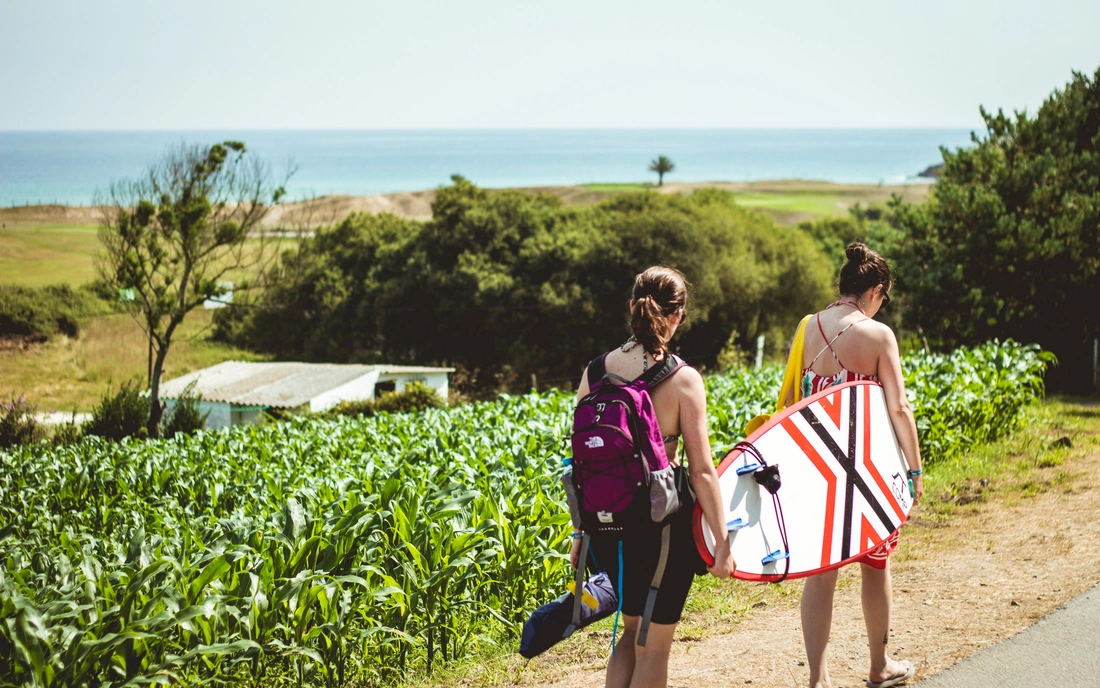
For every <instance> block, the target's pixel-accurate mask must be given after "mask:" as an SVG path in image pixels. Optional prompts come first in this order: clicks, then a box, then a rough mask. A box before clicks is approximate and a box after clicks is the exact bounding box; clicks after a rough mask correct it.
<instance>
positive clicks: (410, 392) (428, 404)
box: [374, 382, 444, 413]
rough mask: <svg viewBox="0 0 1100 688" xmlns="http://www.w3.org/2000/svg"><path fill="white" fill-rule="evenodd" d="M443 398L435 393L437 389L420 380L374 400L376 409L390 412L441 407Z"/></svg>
mask: <svg viewBox="0 0 1100 688" xmlns="http://www.w3.org/2000/svg"><path fill="white" fill-rule="evenodd" d="M443 405H444V404H443V400H442V399H440V398H439V395H438V394H436V393H435V390H434V389H432V388H431V387H428V386H427V385H425V384H422V383H419V382H410V383H409V384H407V385H405V389H404V390H402V391H400V392H389V393H387V394H383V395H382V396H380V397H379V398H377V399H375V400H374V410H375V411H386V412H388V413H407V412H409V411H423V410H424V409H430V408H441V407H442V406H443Z"/></svg>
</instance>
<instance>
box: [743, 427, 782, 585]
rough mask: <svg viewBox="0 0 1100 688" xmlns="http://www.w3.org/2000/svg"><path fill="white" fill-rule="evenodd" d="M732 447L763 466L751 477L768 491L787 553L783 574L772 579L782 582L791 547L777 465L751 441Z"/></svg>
mask: <svg viewBox="0 0 1100 688" xmlns="http://www.w3.org/2000/svg"><path fill="white" fill-rule="evenodd" d="M733 448H734V449H740V450H741V453H742V454H748V455H749V456H751V457H753V458H754V459H756V460H757V461H759V462H760V464H761V465H762V466H763V468H761V469H760V470H758V471H756V472H755V473H753V476H752V477H753V479H754V480H756V483H757V484H758V485H760V486H761V487H763V488H764V489H765V490H767V491H768V493H769V494H771V496H772V508H774V509H775V520H776V523H777V525H778V526H779V537H780V539H781V540H782V541H783V552H784V553H785V554H786V555H787V557H786V558H785V560H784V561H785V562H786V565H785V566H784V568H783V575H782V576H780V578H779V580H777V581H772V582H774V583H782V582H783V581H785V580H787V576H788V575H789V574H790V572H791V548H790V545H789V544H788V543H787V521H786V519H785V518H784V517H783V504H782V503H781V502H780V501H779V488H780V487H782V486H783V482H782V481H781V480H780V479H779V466H772V465H769V464H768V462H767V461H765V460H764V455H763V454H761V453H760V450H759V449H757V448H756V445H754V444H753V443H751V442H738V443H737V444H735V445H734V446H733Z"/></svg>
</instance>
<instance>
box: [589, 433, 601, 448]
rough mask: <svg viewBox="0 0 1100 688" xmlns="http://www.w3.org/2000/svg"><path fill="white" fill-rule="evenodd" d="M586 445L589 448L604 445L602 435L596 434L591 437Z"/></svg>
mask: <svg viewBox="0 0 1100 688" xmlns="http://www.w3.org/2000/svg"><path fill="white" fill-rule="evenodd" d="M584 446H586V447H588V448H589V449H595V448H597V447H602V446H603V438H602V437H596V436H593V437H589V438H588V440H587V441H586V442H585V443H584Z"/></svg>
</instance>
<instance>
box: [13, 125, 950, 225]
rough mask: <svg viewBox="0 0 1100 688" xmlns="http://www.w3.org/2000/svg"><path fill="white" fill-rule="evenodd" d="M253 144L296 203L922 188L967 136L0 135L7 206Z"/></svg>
mask: <svg viewBox="0 0 1100 688" xmlns="http://www.w3.org/2000/svg"><path fill="white" fill-rule="evenodd" d="M227 139H235V140H240V141H244V142H245V144H246V145H247V146H248V147H249V149H250V150H251V151H252V152H254V153H256V154H257V155H259V156H260V157H262V158H263V159H264V160H266V161H267V162H268V163H270V165H271V167H272V169H273V171H275V172H276V173H281V172H282V171H283V170H285V169H286V168H287V166H288V164H289V163H293V165H294V166H296V168H297V172H296V173H295V174H294V176H293V177H292V178H291V181H290V183H289V184H288V186H287V190H288V192H289V200H297V199H301V198H306V197H309V196H319V195H325V194H357V195H362V194H378V193H392V192H397V191H418V190H422V189H431V188H435V187H437V186H440V185H444V184H448V183H449V182H450V177H451V175H453V174H461V175H463V176H465V177H466V178H467V179H470V180H471V181H473V182H474V183H476V184H478V185H481V186H485V187H509V186H553V185H572V184H585V183H606V182H638V181H656V175H655V174H653V173H651V172H648V171H647V167H648V165H649V161H650V160H652V159H653V158H655V157H657V156H658V155H666V156H668V157H669V158H671V159H672V160H673V162H674V163H675V164H676V169H675V171H673V172H672V173H670V174H668V175H666V177H665V181H685V182H688V181H694V182H698V181H752V180H761V179H814V180H825V181H832V182H839V183H851V184H855V183H866V184H880V183H881V184H899V183H904V182H907V181H914V180H915V178H916V175H917V174H918V173H920V172H921V171H922V170H924V169H925V168H926V167H928V166H929V165H933V164H936V163H938V162H940V160H941V156H940V152H939V147H940V146H946V147H948V148H957V147H960V146H966V145H969V143H970V132H969V131H968V130H965V129H829V130H826V129H794V130H790V129H653V130H645V129H610V130H586V129H562V130H407V131H373V130H372V131H130V132H127V131H80V132H11V131H9V132H2V131H0V206H4V207H7V206H12V205H25V204H40V203H61V204H67V205H89V204H90V203H91V202H92V199H93V197H94V196H95V194H96V191H97V190H103V189H106V188H107V186H108V184H109V183H110V182H111V181H113V180H117V179H123V178H129V177H135V176H139V175H140V174H141V173H142V171H143V170H144V169H145V168H146V167H147V166H148V165H149V164H150V163H151V162H153V161H154V160H156V159H157V158H158V156H160V155H161V154H163V153H164V151H165V150H166V149H168V148H169V147H171V146H173V145H175V144H178V143H180V142H183V141H186V142H189V143H192V142H194V143H198V142H201V143H214V142H217V141H223V140H227Z"/></svg>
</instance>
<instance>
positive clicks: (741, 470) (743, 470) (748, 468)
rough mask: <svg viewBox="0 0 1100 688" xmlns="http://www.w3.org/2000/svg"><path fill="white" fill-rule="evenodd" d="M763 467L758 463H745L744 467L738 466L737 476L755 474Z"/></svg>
mask: <svg viewBox="0 0 1100 688" xmlns="http://www.w3.org/2000/svg"><path fill="white" fill-rule="evenodd" d="M763 467H764V464H762V463H760V462H759V461H750V462H748V463H746V464H745V465H744V466H738V467H737V475H745V474H747V473H755V472H757V471H758V470H760V469H761V468H763Z"/></svg>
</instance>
